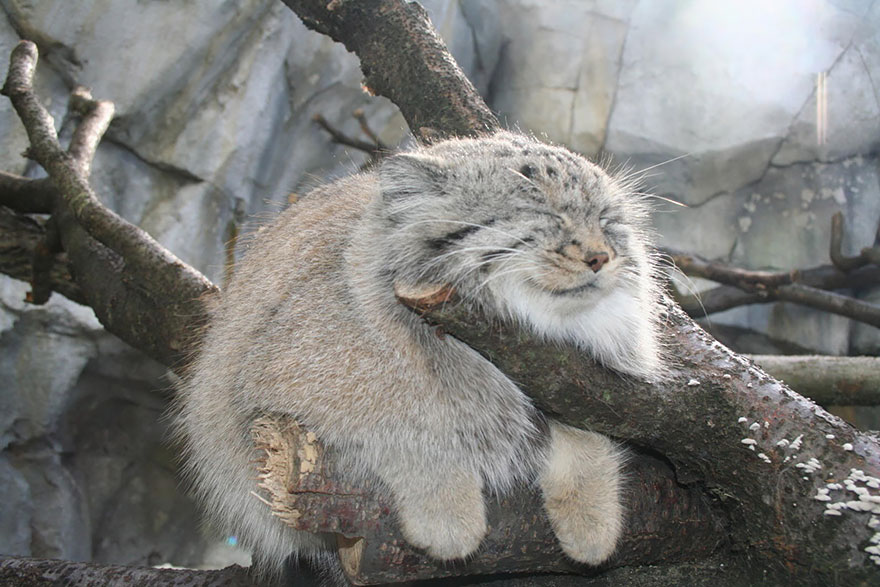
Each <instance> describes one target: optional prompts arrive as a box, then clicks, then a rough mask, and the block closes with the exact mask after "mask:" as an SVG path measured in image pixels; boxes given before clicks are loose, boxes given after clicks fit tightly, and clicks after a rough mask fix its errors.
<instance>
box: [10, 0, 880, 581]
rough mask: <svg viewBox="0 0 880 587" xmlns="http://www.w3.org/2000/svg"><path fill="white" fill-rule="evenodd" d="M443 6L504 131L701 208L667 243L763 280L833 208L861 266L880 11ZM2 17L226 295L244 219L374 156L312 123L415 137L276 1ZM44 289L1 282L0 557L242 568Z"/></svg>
mask: <svg viewBox="0 0 880 587" xmlns="http://www.w3.org/2000/svg"><path fill="white" fill-rule="evenodd" d="M424 4H425V5H426V6H427V7H428V9H429V11H430V12H431V15H432V18H433V20H434V22H435V24H436V25H437V27H438V29H439V30H440V32H441V34H442V35H443V36H444V38H445V39H446V40H447V43H448V44H449V46H450V48H451V49H452V51H453V53H454V55H455V56H456V58H457V59H458V60H459V63H460V64H461V65H462V67H463V68H464V69H465V71H466V72H467V73H468V75H469V76H470V77H471V79H473V80H474V83H475V84H476V86H477V87H478V89H479V90H480V91H481V92H482V93H483V95H484V96H485V97H486V99H487V101H488V102H489V103H490V105H491V106H492V107H493V108H494V109H495V110H496V111H498V112H499V113H500V114H501V115H502V116H503V118H504V119H505V120H506V121H507V123H508V124H509V125H510V126H513V127H518V128H521V129H523V130H526V131H530V132H534V133H536V134H539V135H545V136H546V137H547V138H548V139H550V140H553V141H557V142H562V143H566V144H568V145H570V146H571V147H572V148H574V149H577V150H579V151H581V152H583V153H585V154H587V155H590V156H598V155H606V154H610V155H612V156H613V158H614V160H615V161H618V162H628V163H629V164H630V165H632V166H634V167H635V168H636V169H642V168H646V167H649V166H652V165H658V167H657V168H656V169H655V170H653V175H652V176H651V177H650V178H649V186H650V188H651V189H652V191H654V193H657V194H659V195H663V196H666V197H670V198H673V199H676V200H678V201H680V202H683V203H686V204H687V206H688V207H687V208H681V207H674V206H667V205H662V206H658V209H657V213H656V217H655V223H656V225H657V227H658V230H659V231H660V234H661V238H662V242H663V244H665V245H668V246H673V247H677V248H681V249H685V250H689V251H694V252H697V253H700V254H702V255H704V256H707V257H711V258H716V259H722V260H729V261H732V262H735V263H737V264H741V265H744V266H748V267H752V268H775V269H789V268H794V267H807V266H813V265H819V264H823V263H825V262H827V246H828V237H829V227H830V217H831V215H832V214H833V213H834V212H836V211H838V210H842V211H843V212H844V214H845V217H846V223H847V227H848V231H847V240H846V242H845V248H846V249H847V250H848V251H849V252H850V253H852V252H855V251H857V250H858V249H859V248H861V247H862V246H865V245H869V244H871V243H873V240H874V231H875V230H876V227H877V223H878V220H880V178H878V160H877V152H878V143H880V105H878V104H880V94H878V88H880V33H878V31H880V2H876V1H870V0H865V1H859V0H849V1H845V0H838V1H832V0H824V1H823V0H777V1H775V2H773V3H766V2H761V3H759V2H758V1H757V0H743V1H741V2H737V3H719V2H713V1H711V0H704V1H700V2H684V1H675V0H651V1H650V2H649V1H647V0H620V1H614V0H606V1H602V0H594V1H588V0H552V1H551V0H546V1H540V0H481V1H480V2H473V1H462V0H459V1H455V0H431V1H429V2H424ZM0 8H2V12H0V55H8V53H9V51H10V50H11V48H12V47H13V46H14V44H15V43H16V42H17V40H18V39H19V38H22V37H24V38H29V39H32V40H34V41H36V42H37V43H38V45H39V47H40V51H41V55H42V57H41V64H40V68H39V70H38V75H37V87H38V89H39V91H40V92H41V94H42V96H44V98H45V100H46V101H47V102H48V105H49V107H50V110H51V111H52V113H53V115H54V116H55V118H56V122H57V124H58V125H59V127H60V128H61V129H62V133H64V132H69V128H68V125H67V124H66V121H65V111H66V104H67V94H68V92H69V90H70V88H71V87H72V86H73V85H75V84H81V85H86V86H89V87H91V88H92V91H93V94H94V95H95V96H96V97H99V98H105V99H110V100H113V101H114V102H115V104H116V108H117V117H116V119H115V120H114V122H113V124H112V126H111V128H110V130H109V132H108V133H107V137H106V139H105V140H104V142H103V143H102V145H101V147H100V149H99V151H98V156H97V159H96V162H95V169H94V174H93V185H94V186H95V188H96V190H97V192H98V193H99V195H100V196H101V197H102V198H103V199H104V201H105V202H106V203H108V204H109V205H110V206H111V207H113V208H114V209H115V210H117V211H118V212H120V213H121V214H122V215H123V216H125V217H126V218H128V219H129V220H131V221H134V222H137V223H138V224H140V225H141V226H143V227H144V228H145V229H146V230H148V231H149V232H150V233H151V234H153V235H154V236H155V237H156V238H157V239H158V240H159V241H160V242H162V243H163V244H165V245H166V246H167V247H169V248H170V249H171V250H172V251H174V252H175V253H176V254H178V255H179V256H180V257H181V258H183V259H184V260H185V261H187V262H189V263H191V264H193V265H194V266H196V267H197V268H199V269H200V270H202V271H203V272H205V273H206V274H207V275H208V276H209V277H210V278H212V279H214V280H216V281H218V282H222V280H223V267H224V265H225V263H226V261H227V260H228V258H229V255H230V251H228V250H227V248H226V246H225V243H227V242H228V241H229V240H230V239H231V238H233V237H235V236H236V235H238V234H240V233H242V232H246V231H247V230H248V224H249V219H251V218H254V217H258V218H259V217H266V216H268V215H271V214H272V213H273V212H274V211H276V210H278V209H280V208H281V207H282V206H283V205H285V204H286V202H287V201H288V200H289V198H290V195H291V194H296V193H300V192H303V191H305V190H308V189H309V187H310V186H314V185H316V184H318V183H321V182H323V181H325V180H326V179H328V178H332V177H335V176H339V175H343V174H345V173H348V172H351V171H353V170H355V169H357V168H358V167H359V166H360V165H361V164H362V163H363V162H364V156H363V154H361V153H358V152H355V151H351V150H348V149H345V148H342V147H339V146H337V145H334V144H333V143H332V142H331V141H330V140H329V138H328V137H327V135H326V133H324V132H323V131H322V130H321V129H320V128H318V127H317V126H316V125H315V124H314V123H313V122H312V117H313V116H314V115H315V114H322V115H323V116H325V117H326V118H327V119H328V120H329V121H330V122H331V123H332V124H333V125H334V126H337V127H338V128H341V129H342V130H343V131H344V132H346V133H348V134H351V135H357V134H358V124H357V122H356V121H355V120H353V119H352V117H351V113H352V111H353V110H355V109H356V108H361V109H363V110H364V111H365V112H366V115H367V117H368V119H369V120H370V123H371V125H372V126H373V128H374V129H376V130H377V131H380V133H381V136H382V138H383V139H384V140H385V141H386V142H388V143H390V144H397V143H399V142H401V141H403V140H405V138H406V133H407V130H406V127H405V123H404V122H403V120H402V118H401V117H400V115H399V114H398V113H397V111H396V109H395V108H394V106H393V105H391V104H390V103H389V102H388V101H386V100H384V99H381V98H373V97H370V96H368V95H366V94H365V93H363V92H362V91H361V89H360V86H359V81H360V72H359V69H358V64H357V61H356V59H355V58H354V57H353V56H352V55H350V54H348V53H347V52H346V51H345V49H344V48H343V47H341V46H340V45H336V44H334V43H333V42H332V41H330V40H328V39H326V38H323V37H321V36H320V35H317V34H315V33H312V32H310V31H308V30H306V29H305V27H303V26H302V25H301V24H300V23H299V22H298V20H297V19H296V17H295V16H294V15H293V14H292V13H291V12H290V11H289V10H288V9H287V8H286V7H285V6H284V5H283V4H281V3H280V2H277V1H276V0H227V1H226V2H222V3H218V2H214V1H211V0H191V1H189V2H184V3H181V2H172V3H168V2H158V1H155V0H154V1H147V2H144V1H138V0H91V1H82V2H75V3H73V2H64V1H62V0H41V1H39V2H33V1H25V0H0ZM820 79H821V80H823V81H822V83H819V81H818V80H820ZM822 87H824V88H825V91H824V93H823V92H821V91H819V90H818V89H817V88H822ZM820 96H821V98H822V99H821V100H817V97H820ZM817 101H818V102H819V103H824V104H826V107H825V108H824V110H823V109H822V108H818V107H817ZM819 114H821V116H819ZM0 129H2V131H3V132H2V135H3V140H2V141H0V161H2V168H3V169H4V170H7V171H12V172H16V173H22V174H26V175H30V176H37V175H39V174H40V173H41V172H40V170H39V169H38V168H35V167H34V166H33V165H31V164H29V163H28V162H26V161H25V160H24V159H23V158H22V157H21V156H20V153H21V152H22V151H23V150H24V148H25V146H26V140H25V135H24V131H23V129H22V128H21V126H20V124H19V123H18V121H17V119H16V118H15V116H14V114H13V113H12V111H11V108H10V106H9V104H8V102H6V101H0ZM694 286H695V287H704V285H703V284H699V283H696V284H694ZM26 290H27V287H26V285H24V284H21V283H17V282H13V281H11V280H8V279H3V280H2V281H0V349H2V353H0V439H2V443H0V448H2V451H0V495H2V497H3V499H0V552H4V553H11V554H30V555H35V556H58V557H64V558H70V559H95V560H101V561H108V562H121V563H141V564H146V563H158V562H164V561H171V562H174V563H176V564H186V565H197V564H202V563H204V562H205V561H206V559H209V558H211V557H214V556H219V555H222V556H224V557H225V556H227V555H228V554H229V553H228V552H227V551H225V550H223V547H222V546H217V544H218V543H217V542H212V541H211V540H205V539H203V538H202V536H201V534H200V532H199V531H198V529H197V526H196V524H195V520H196V518H197V513H196V511H195V509H194V507H193V506H192V504H191V503H189V502H188V501H187V500H186V499H185V498H183V497H181V493H180V492H179V491H178V490H177V481H176V477H175V473H174V461H173V448H169V447H168V446H167V445H164V444H162V442H161V438H162V436H163V434H164V428H165V425H164V422H163V421H162V420H161V418H160V417H159V415H160V413H161V412H162V410H163V409H164V406H165V403H166V401H167V397H168V395H169V393H168V391H167V390H168V382H167V380H165V379H163V372H162V370H161V368H159V367H158V366H157V365H155V364H151V363H150V362H149V361H147V360H145V359H144V358H142V357H141V356H140V355H139V354H138V353H136V352H135V351H133V350H131V349H129V348H127V347H125V345H123V344H122V343H120V342H119V341H117V340H115V339H114V338H113V337H112V336H110V335H107V334H106V333H104V332H103V331H102V330H101V328H100V325H99V324H98V323H97V321H96V320H95V318H94V316H93V314H92V313H91V311H90V310H88V309H87V308H82V307H79V306H77V305H76V304H73V303H70V302H68V301H66V300H64V299H61V298H59V297H58V296H53V299H52V300H51V301H50V303H49V304H47V305H46V306H42V307H32V306H27V305H26V304H24V303H23V302H22V300H23V298H24V293H25V291H26ZM712 320H713V322H714V323H716V324H722V325H724V324H726V325H736V326H739V327H742V328H748V329H753V330H756V331H758V332H759V333H763V334H765V335H768V336H769V337H771V338H772V339H774V340H777V341H782V342H781V343H780V344H783V345H784V344H785V343H788V344H792V345H793V344H796V345H798V346H799V347H802V348H805V349H809V350H814V351H818V352H826V353H837V354H844V353H876V352H877V351H878V349H880V339H878V336H877V329H874V328H871V327H864V326H858V325H853V324H852V323H850V321H848V320H846V319H843V318H839V317H831V316H827V315H823V314H821V313H818V312H811V311H808V310H804V309H802V308H797V307H793V306H790V305H786V304H777V305H772V306H753V307H748V308H741V309H736V310H731V311H728V312H726V313H724V314H722V315H717V316H713V319H712ZM744 341H745V339H740V341H739V342H741V343H742V345H743V348H746V350H748V346H747V345H746V343H745V342H744ZM734 342H736V341H734ZM765 344H766V341H765ZM223 538H228V537H221V539H223ZM212 545H213V546H212ZM206 549H207V550H206ZM218 549H219V550H218ZM218 553H219V554H218ZM223 560H226V559H225V558H224V559H223Z"/></svg>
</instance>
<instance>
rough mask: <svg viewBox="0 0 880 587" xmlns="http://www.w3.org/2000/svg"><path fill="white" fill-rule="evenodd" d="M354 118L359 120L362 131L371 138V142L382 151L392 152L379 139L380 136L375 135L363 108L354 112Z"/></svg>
mask: <svg viewBox="0 0 880 587" xmlns="http://www.w3.org/2000/svg"><path fill="white" fill-rule="evenodd" d="M352 116H354V117H355V118H356V119H357V121H358V123H359V124H360V125H361V131H362V132H363V133H364V134H365V135H367V136H368V137H370V140H371V141H373V143H374V144H375V145H376V147H377V148H378V149H379V150H380V151H390V149H389V147H388V145H386V144H385V143H383V142H382V140H381V139H380V138H379V135H377V134H376V133H374V132H373V129H372V128H370V124H369V122H367V115H366V114H364V110H363V108H358V109H357V110H355V111H354V112H352Z"/></svg>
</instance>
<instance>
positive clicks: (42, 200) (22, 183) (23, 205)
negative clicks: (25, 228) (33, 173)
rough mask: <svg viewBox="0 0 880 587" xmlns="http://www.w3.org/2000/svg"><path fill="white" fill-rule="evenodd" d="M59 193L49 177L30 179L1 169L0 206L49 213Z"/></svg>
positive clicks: (17, 210)
mask: <svg viewBox="0 0 880 587" xmlns="http://www.w3.org/2000/svg"><path fill="white" fill-rule="evenodd" d="M57 193H58V192H57V191H56V190H55V188H54V186H53V185H52V180H50V179H49V178H48V177H44V178H41V179H28V178H26V177H21V176H20V175H15V174H14V173H7V172H5V171H0V206H8V207H9V208H12V209H13V210H15V211H16V212H24V213H28V214H48V213H50V212H51V211H52V203H53V202H54V201H55V197H56V195H57Z"/></svg>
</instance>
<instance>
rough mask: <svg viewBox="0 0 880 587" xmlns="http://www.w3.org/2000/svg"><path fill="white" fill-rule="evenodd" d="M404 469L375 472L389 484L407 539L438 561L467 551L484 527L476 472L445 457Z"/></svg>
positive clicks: (481, 500)
mask: <svg viewBox="0 0 880 587" xmlns="http://www.w3.org/2000/svg"><path fill="white" fill-rule="evenodd" d="M400 464H401V463H397V465H398V466H396V467H394V468H395V469H399V465H400ZM426 465H428V466H426ZM407 469H408V470H407V471H406V473H405V474H401V473H402V471H399V470H398V471H377V473H379V476H380V478H381V479H382V481H383V482H384V483H385V484H386V485H387V486H388V487H389V489H391V493H392V494H393V496H394V501H395V502H396V505H397V516H398V520H399V522H400V526H401V530H402V532H403V535H404V537H405V538H406V539H407V541H408V542H409V543H410V544H412V545H414V546H416V547H418V548H423V549H425V550H426V551H427V552H428V554H429V555H430V556H432V557H434V558H438V559H442V560H451V559H458V558H464V557H466V556H468V555H470V554H472V553H473V552H474V551H475V550H476V549H477V547H478V546H479V545H480V542H482V540H483V537H484V536H485V535H486V531H487V525H486V505H485V503H484V499H483V491H482V484H483V483H482V479H481V477H480V475H479V473H477V472H475V471H468V470H466V469H463V468H461V467H460V466H457V465H456V464H455V463H450V462H443V463H437V462H433V463H418V464H413V463H410V465H409V466H408V467H407ZM389 473H390V474H389Z"/></svg>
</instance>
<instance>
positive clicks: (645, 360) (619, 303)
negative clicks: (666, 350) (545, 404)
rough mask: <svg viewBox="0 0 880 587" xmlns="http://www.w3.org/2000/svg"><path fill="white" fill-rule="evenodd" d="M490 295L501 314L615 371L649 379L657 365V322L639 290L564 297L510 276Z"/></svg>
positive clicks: (597, 290) (609, 290)
mask: <svg viewBox="0 0 880 587" xmlns="http://www.w3.org/2000/svg"><path fill="white" fill-rule="evenodd" d="M591 293H592V295H590V294H591ZM493 294H494V295H495V299H496V300H497V301H498V303H499V305H500V307H499V310H500V312H501V313H502V314H506V315H507V316H508V317H509V318H511V319H512V320H514V321H517V322H519V323H522V324H524V325H526V326H527V327H529V328H530V329H531V330H532V331H534V332H535V333H536V334H538V335H540V336H541V337H543V338H546V339H548V340H556V341H559V342H565V343H570V344H575V345H577V346H579V347H581V348H583V349H584V350H585V351H587V352H589V353H590V354H591V355H593V356H594V357H595V358H596V359H598V360H599V361H600V362H601V363H603V364H604V365H606V366H608V367H610V368H612V369H614V370H615V371H619V372H621V373H625V374H629V375H635V376H636V377H639V378H640V379H650V378H651V377H652V374H653V373H654V372H656V370H657V369H659V363H660V359H659V350H658V343H657V337H656V326H655V324H654V323H653V322H652V319H651V317H650V314H649V313H647V312H645V310H644V308H645V303H646V302H645V300H643V299H640V296H639V293H638V292H637V291H634V290H632V289H629V288H623V287H611V288H606V289H600V288H592V289H590V290H589V291H587V292H586V294H587V295H584V294H580V295H568V296H565V295H558V294H556V293H555V292H549V291H546V290H543V289H539V288H535V287H532V286H529V285H528V284H525V283H521V282H515V281H513V280H510V281H507V282H506V283H504V284H499V287H498V288H497V289H496V290H495V291H493Z"/></svg>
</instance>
